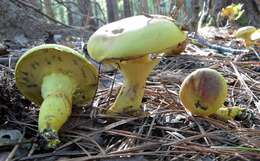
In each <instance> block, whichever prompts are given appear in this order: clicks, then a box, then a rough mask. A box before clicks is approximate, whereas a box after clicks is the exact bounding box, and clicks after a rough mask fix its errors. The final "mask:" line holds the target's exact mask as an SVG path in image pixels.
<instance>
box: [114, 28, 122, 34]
mask: <svg viewBox="0 0 260 161" xmlns="http://www.w3.org/2000/svg"><path fill="white" fill-rule="evenodd" d="M123 31H124V29H123V28H121V29H114V30H112V31H111V32H112V33H113V34H120V33H122V32H123Z"/></svg>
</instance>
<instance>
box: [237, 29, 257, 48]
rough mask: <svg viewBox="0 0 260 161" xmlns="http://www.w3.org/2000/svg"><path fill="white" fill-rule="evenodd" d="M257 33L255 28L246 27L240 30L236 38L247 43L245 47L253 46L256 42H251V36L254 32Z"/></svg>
mask: <svg viewBox="0 0 260 161" xmlns="http://www.w3.org/2000/svg"><path fill="white" fill-rule="evenodd" d="M255 31H256V28H255V27H254V26H245V27H241V28H240V29H238V30H237V31H236V32H235V33H234V36H235V37H236V38H241V39H243V40H244V42H245V46H251V45H253V44H254V42H253V41H252V40H251V38H250V36H251V34H252V33H253V32H255Z"/></svg>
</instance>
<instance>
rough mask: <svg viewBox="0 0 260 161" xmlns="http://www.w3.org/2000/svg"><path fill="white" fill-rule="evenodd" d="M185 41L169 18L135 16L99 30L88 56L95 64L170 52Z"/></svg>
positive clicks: (182, 33) (91, 38)
mask: <svg viewBox="0 0 260 161" xmlns="http://www.w3.org/2000/svg"><path fill="white" fill-rule="evenodd" d="M184 40H186V34H185V33H184V32H183V31H181V30H180V29H179V28H178V27H177V26H176V25H175V24H174V22H173V21H171V20H170V18H169V17H166V16H161V15H152V16H144V15H139V16H133V17H129V18H125V19H122V20H119V21H116V22H113V23H110V24H107V25H104V26H102V27H101V28H99V29H98V30H97V31H96V32H95V33H94V34H93V35H92V36H91V37H90V39H89V41H88V52H89V55H90V56H91V57H92V58H93V59H95V60H96V61H103V60H108V59H129V58H132V57H140V56H144V55H146V54H151V53H154V54H157V53H162V52H164V51H167V49H170V48H172V47H174V46H177V45H178V44H179V43H181V42H183V41H184Z"/></svg>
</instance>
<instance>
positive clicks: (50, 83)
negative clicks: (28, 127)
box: [38, 73, 76, 148]
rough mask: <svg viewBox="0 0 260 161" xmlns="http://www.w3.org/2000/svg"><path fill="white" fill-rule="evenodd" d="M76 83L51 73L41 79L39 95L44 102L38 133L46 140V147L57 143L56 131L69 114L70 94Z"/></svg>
mask: <svg viewBox="0 0 260 161" xmlns="http://www.w3.org/2000/svg"><path fill="white" fill-rule="evenodd" d="M75 89H76V83H75V82H74V80H73V79H72V78H70V77H69V76H67V75H65V74H62V73H52V74H50V75H47V76H45V77H44V78H43V82H42V86H41V94H42V97H43V99H44V101H43V102H42V104H41V108H40V114H39V127H38V128H39V131H40V133H41V135H42V136H43V137H44V138H45V139H46V140H47V142H48V145H47V146H48V147H49V148H54V147H55V146H56V145H57V144H58V143H59V139H58V134H57V133H58V131H59V129H60V128H61V127H62V126H63V124H64V123H65V122H66V121H67V119H68V117H69V116H70V114H71V107H72V94H73V93H74V91H75Z"/></svg>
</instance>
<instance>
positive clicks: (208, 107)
mask: <svg viewBox="0 0 260 161" xmlns="http://www.w3.org/2000/svg"><path fill="white" fill-rule="evenodd" d="M179 96H180V100H181V103H182V104H183V106H184V107H185V109H186V110H187V111H189V112H190V113H191V114H192V115H197V116H209V115H210V114H213V113H215V112H216V111H217V110H218V109H219V108H220V107H222V105H223V103H224V101H225V98H226V96H227V83H226V81H225V79H224V77H223V76H222V75H221V74H220V73H219V72H217V71H216V70H213V69H209V68H201V69H197V70H195V71H194V72H192V73H191V74H189V75H188V76H187V77H186V78H185V80H184V81H183V83H182V84H181V88H180V93H179Z"/></svg>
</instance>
